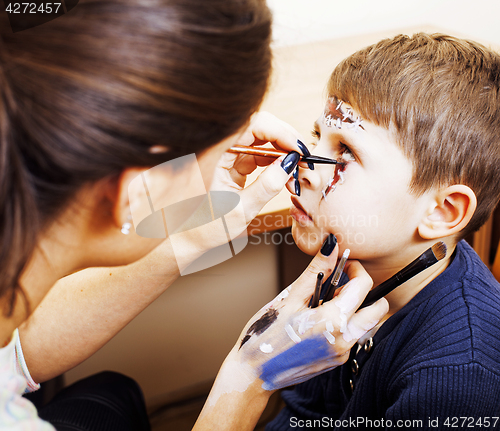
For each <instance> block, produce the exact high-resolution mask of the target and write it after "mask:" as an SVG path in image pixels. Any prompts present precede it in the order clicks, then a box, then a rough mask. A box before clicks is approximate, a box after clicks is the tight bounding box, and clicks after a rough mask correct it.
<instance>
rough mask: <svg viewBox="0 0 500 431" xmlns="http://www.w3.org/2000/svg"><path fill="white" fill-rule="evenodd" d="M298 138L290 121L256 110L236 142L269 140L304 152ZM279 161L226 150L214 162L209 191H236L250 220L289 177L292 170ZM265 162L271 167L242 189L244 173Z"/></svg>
mask: <svg viewBox="0 0 500 431" xmlns="http://www.w3.org/2000/svg"><path fill="white" fill-rule="evenodd" d="M300 139H301V136H300V134H299V133H298V132H297V131H296V130H295V129H294V128H293V127H292V126H290V125H289V124H287V123H285V122H284V121H281V120H279V119H278V118H276V117H275V116H274V115H272V114H270V113H268V112H258V113H256V114H254V115H253V117H252V119H251V122H250V125H249V126H248V128H247V130H246V131H245V132H244V133H243V134H242V135H241V137H240V138H239V140H238V142H237V144H238V145H245V146H250V145H252V146H258V145H263V144H266V143H268V142H270V143H271V144H273V146H274V147H276V148H278V149H281V150H284V151H287V152H290V151H296V152H298V153H299V154H300V155H303V150H302V149H301V148H300V147H299V146H298V145H297V140H300ZM299 145H300V144H299ZM282 161H283V157H280V158H279V159H276V160H275V161H273V159H272V158H268V157H256V156H249V155H238V154H233V153H225V154H224V155H223V156H222V158H221V160H220V161H219V163H218V165H217V168H216V171H215V174H214V179H213V182H212V186H211V190H214V191H233V192H236V193H238V194H239V196H240V198H241V200H242V203H243V207H244V211H245V219H246V221H247V223H250V222H251V221H252V219H253V218H254V217H255V216H256V215H257V214H258V213H259V212H260V210H261V209H262V208H263V207H264V205H265V204H266V203H267V202H269V201H270V200H271V199H272V198H273V197H275V196H276V195H277V194H278V193H279V192H280V191H281V190H282V189H283V187H284V186H285V184H286V182H287V181H288V179H289V178H290V175H291V173H292V171H293V169H292V170H290V171H289V172H286V171H285V170H284V169H283V167H282V166H281V163H282ZM267 165H270V166H268V167H267V168H266V169H265V170H264V171H263V172H262V173H261V174H260V175H259V177H258V178H257V179H256V180H255V182H253V183H252V184H251V185H250V186H249V187H247V188H246V189H245V188H244V187H245V183H246V180H247V176H248V175H249V174H251V173H252V172H253V171H254V170H255V169H256V168H257V166H267ZM304 166H306V165H305V164H304Z"/></svg>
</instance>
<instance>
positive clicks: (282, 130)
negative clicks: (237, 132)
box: [238, 112, 302, 154]
mask: <svg viewBox="0 0 500 431" xmlns="http://www.w3.org/2000/svg"><path fill="white" fill-rule="evenodd" d="M297 139H302V137H301V135H300V133H299V132H297V131H296V130H295V129H294V128H293V127H292V126H290V125H289V124H288V123H285V122H284V121H282V120H280V119H279V118H277V117H275V116H274V115H272V114H270V113H269V112H257V113H256V114H254V115H253V117H252V120H251V122H250V126H249V127H248V129H247V130H246V132H245V133H244V134H243V135H242V136H241V138H240V140H239V142H238V143H239V144H240V145H252V144H257V145H259V144H264V143H267V142H270V143H272V144H273V145H274V146H275V147H276V148H279V149H282V150H284V151H287V152H290V151H298V152H300V153H301V151H300V148H299V147H298V146H297ZM301 154H302V153H301Z"/></svg>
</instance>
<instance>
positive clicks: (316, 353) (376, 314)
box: [199, 247, 389, 430]
mask: <svg viewBox="0 0 500 431" xmlns="http://www.w3.org/2000/svg"><path fill="white" fill-rule="evenodd" d="M322 250H323V251H325V247H323V248H322ZM337 253H338V251H337V248H335V251H333V252H332V253H331V254H330V255H329V256H325V255H324V254H323V253H322V252H319V253H318V254H317V255H316V257H315V258H314V259H313V260H312V262H311V263H310V265H309V266H308V268H307V269H306V270H305V272H304V273H303V274H302V275H301V276H300V277H299V278H298V279H297V280H296V281H295V282H294V283H293V284H292V285H291V286H289V287H288V288H286V289H285V290H283V292H281V293H280V294H279V295H278V296H277V297H276V298H275V299H274V300H272V301H271V302H270V303H269V304H267V305H266V306H265V307H263V308H262V309H261V310H260V311H259V312H258V313H257V314H256V315H255V316H254V317H253V318H252V319H250V321H249V322H248V324H247V325H246V327H245V329H244V330H243V332H242V334H241V336H240V339H239V341H238V342H237V343H236V345H235V346H234V348H233V349H232V351H231V352H230V354H229V355H228V357H227V358H226V360H225V362H224V364H223V366H222V368H221V370H220V371H219V375H218V376H217V380H216V381H215V384H214V387H213V388H212V391H211V393H210V395H209V398H208V400H207V403H206V405H205V408H204V410H203V412H202V415H201V416H200V419H199V425H200V427H199V429H203V427H202V426H201V425H202V424H203V425H205V424H209V423H211V421H217V420H220V418H219V415H222V414H224V415H225V417H226V419H227V420H229V419H228V418H229V416H228V406H230V407H229V409H231V408H233V409H234V412H233V413H231V414H232V415H233V416H234V417H233V419H234V420H235V421H236V422H231V423H230V425H231V426H232V427H233V428H232V429H241V430H243V429H253V426H254V425H255V423H256V421H257V420H258V418H259V416H260V413H261V410H260V409H261V408H262V409H263V408H264V407H265V405H266V402H267V399H268V397H269V396H270V395H271V393H272V392H273V391H275V390H276V389H280V388H283V387H286V386H290V385H294V384H297V383H301V382H304V381H306V380H308V379H310V378H312V377H314V376H317V375H319V374H322V373H324V372H326V371H329V370H331V369H333V368H335V367H337V366H339V365H341V364H343V363H344V362H345V361H346V360H347V359H348V357H349V351H350V349H351V347H352V346H353V345H354V344H355V343H356V342H357V340H358V339H359V338H360V337H361V336H363V335H364V334H365V333H366V332H367V331H369V330H370V329H372V328H373V327H374V326H375V325H376V324H377V323H378V322H379V321H380V320H381V319H382V318H383V317H384V316H385V314H386V313H387V312H388V309H389V307H388V303H387V301H386V300H385V299H384V298H383V299H381V300H379V301H377V302H376V303H375V304H373V305H371V306H370V307H367V308H363V309H362V310H360V311H356V310H357V309H358V307H359V306H360V305H361V303H362V302H363V299H364V298H365V296H366V294H367V293H368V292H369V290H370V289H371V287H372V280H371V278H370V276H369V275H368V273H367V272H366V271H365V270H364V268H363V267H362V266H361V264H360V263H359V262H357V261H349V262H348V263H347V264H346V267H345V270H346V273H347V275H348V276H349V279H350V281H349V282H348V283H347V284H346V285H345V286H344V287H343V288H342V291H341V292H340V294H339V295H337V296H335V297H334V299H332V300H331V301H329V302H326V303H324V304H322V305H320V306H319V307H317V308H314V309H311V308H308V305H309V301H310V299H311V296H312V295H313V292H314V287H315V284H316V277H317V274H318V273H319V272H323V273H324V274H325V278H326V277H327V276H328V275H329V274H330V273H331V272H332V270H333V268H334V266H335V262H336V259H337ZM238 400H240V402H241V403H244V402H247V403H248V402H249V401H250V400H251V401H252V402H253V403H254V405H255V409H256V410H255V411H254V410H252V409H248V410H246V411H244V417H245V421H246V422H242V423H240V422H237V421H238V414H243V410H242V411H240V412H239V413H238V411H237V410H238ZM258 410H260V411H258ZM250 418H251V420H250ZM248 421H250V422H248ZM214 423H215V422H214ZM228 424H229V422H228ZM219 429H225V428H219ZM227 429H231V428H227Z"/></svg>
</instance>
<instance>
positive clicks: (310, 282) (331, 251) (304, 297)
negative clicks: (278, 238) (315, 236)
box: [290, 233, 338, 304]
mask: <svg viewBox="0 0 500 431" xmlns="http://www.w3.org/2000/svg"><path fill="white" fill-rule="evenodd" d="M337 257H338V247H337V238H336V237H335V235H333V234H332V233H331V234H329V235H328V236H327V237H326V239H325V241H324V242H323V245H322V247H321V249H320V250H319V251H318V253H316V256H314V259H313V260H312V261H311V263H310V264H309V265H308V267H307V268H306V269H305V271H304V272H303V273H302V274H301V276H300V277H299V278H298V279H297V280H296V281H295V282H294V283H293V284H292V290H291V292H290V293H291V295H290V296H291V298H294V299H297V300H298V301H300V302H301V303H302V302H304V303H306V304H308V303H309V300H310V299H311V296H312V295H313V293H314V289H315V287H316V281H317V278H318V274H319V273H320V272H322V273H323V274H324V277H323V280H326V279H327V278H328V276H329V275H330V274H331V273H332V271H333V269H334V268H335V264H336V262H337Z"/></svg>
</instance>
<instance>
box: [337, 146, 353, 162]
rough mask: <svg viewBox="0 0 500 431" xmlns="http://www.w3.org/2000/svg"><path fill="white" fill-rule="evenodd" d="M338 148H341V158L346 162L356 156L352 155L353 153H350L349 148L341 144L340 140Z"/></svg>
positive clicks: (351, 160)
mask: <svg viewBox="0 0 500 431" xmlns="http://www.w3.org/2000/svg"><path fill="white" fill-rule="evenodd" d="M340 148H341V150H342V155H341V157H342V159H343V160H344V161H346V162H353V161H354V160H356V158H355V157H354V154H353V153H352V151H351V149H350V148H349V147H348V146H347V145H345V144H343V143H342V142H341V143H340Z"/></svg>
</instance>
